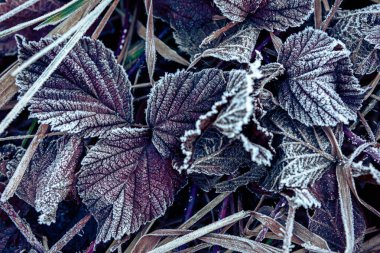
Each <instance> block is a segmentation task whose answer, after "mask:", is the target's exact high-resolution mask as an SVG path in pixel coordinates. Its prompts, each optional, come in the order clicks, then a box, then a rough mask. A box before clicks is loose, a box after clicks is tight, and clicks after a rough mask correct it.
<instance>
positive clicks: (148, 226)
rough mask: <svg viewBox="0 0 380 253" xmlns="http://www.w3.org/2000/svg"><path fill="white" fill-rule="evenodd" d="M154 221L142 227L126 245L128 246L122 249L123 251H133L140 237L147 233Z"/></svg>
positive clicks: (125, 252)
mask: <svg viewBox="0 0 380 253" xmlns="http://www.w3.org/2000/svg"><path fill="white" fill-rule="evenodd" d="M153 224H154V221H152V222H150V223H149V224H147V225H145V227H144V228H143V229H141V231H140V232H139V233H138V234H137V235H136V236H135V238H133V240H132V242H131V243H130V244H129V245H128V248H127V249H126V250H125V251H124V253H132V252H134V249H135V246H136V245H137V243H138V242H139V241H140V239H141V238H142V237H143V236H144V235H146V233H148V231H149V230H150V229H151V227H152V226H153Z"/></svg>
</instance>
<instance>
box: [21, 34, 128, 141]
mask: <svg viewBox="0 0 380 253" xmlns="http://www.w3.org/2000/svg"><path fill="white" fill-rule="evenodd" d="M52 41H53V39H51V38H44V39H42V40H41V41H39V42H27V41H26V40H25V39H24V38H20V37H18V44H19V61H20V62H23V61H25V60H26V59H28V58H29V57H31V56H32V55H33V54H35V53H36V52H38V51H39V50H40V49H42V48H43V47H45V46H46V45H49V44H50V43H52ZM61 48H62V45H61V46H58V48H55V49H54V50H53V51H51V52H49V53H48V54H46V55H45V56H43V57H42V58H40V59H39V60H38V61H37V62H35V63H34V64H32V65H31V66H30V67H28V68H27V69H26V70H24V71H22V72H21V73H20V74H19V75H18V76H17V85H18V86H20V92H21V95H22V94H23V93H25V92H26V91H27V90H28V88H29V87H30V86H31V85H32V84H33V83H34V82H35V81H36V80H37V78H38V77H39V76H40V75H41V73H42V72H43V71H44V70H45V68H46V67H47V66H48V65H49V64H50V62H51V61H52V60H53V59H54V57H55V56H56V54H57V51H59V50H60V49H61ZM130 86H131V84H130V82H129V80H128V77H127V74H126V73H125V71H124V69H123V67H122V66H120V65H118V64H117V62H116V60H115V57H114V55H113V52H112V51H111V50H108V49H106V48H105V46H104V45H103V44H102V43H101V42H100V41H96V40H92V39H90V38H83V39H81V40H80V41H79V42H78V43H77V45H76V46H75V47H74V49H73V50H71V51H70V53H69V55H68V56H67V57H66V58H65V59H64V60H63V62H62V64H61V65H60V66H59V67H58V69H57V70H56V71H55V72H54V73H53V74H52V76H51V77H50V78H49V79H48V80H47V81H46V82H45V84H44V86H43V88H42V89H41V90H39V91H38V92H37V94H36V95H35V96H34V97H33V98H32V99H31V101H30V103H31V105H30V107H29V110H30V111H31V117H36V118H38V119H39V120H40V122H43V123H45V124H49V125H51V126H52V129H53V130H59V131H68V132H70V133H81V134H84V135H85V136H99V135H101V134H102V133H104V132H106V131H107V130H109V129H112V128H114V127H117V126H122V125H128V124H130V123H131V122H132V121H133V115H132V95H131V92H130Z"/></svg>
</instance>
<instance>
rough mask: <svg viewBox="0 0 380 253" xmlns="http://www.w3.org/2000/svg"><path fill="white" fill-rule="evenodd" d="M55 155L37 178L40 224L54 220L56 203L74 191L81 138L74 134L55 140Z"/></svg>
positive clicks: (81, 151) (37, 202) (37, 203)
mask: <svg viewBox="0 0 380 253" xmlns="http://www.w3.org/2000/svg"><path fill="white" fill-rule="evenodd" d="M57 149H58V152H57V156H56V158H55V160H54V162H53V163H52V164H51V165H50V166H49V167H47V168H44V169H45V171H44V173H43V174H42V175H41V176H40V179H39V180H38V185H37V186H36V188H37V189H36V201H35V206H36V211H38V212H41V213H42V214H41V215H40V217H39V222H40V223H41V224H47V225H50V224H51V223H52V222H55V216H56V211H57V209H58V204H59V203H60V202H62V201H63V200H65V198H66V197H67V195H68V194H69V193H70V192H74V191H75V190H74V183H75V178H76V177H75V171H76V169H78V167H79V161H80V158H81V155H82V153H83V142H82V139H81V138H79V137H76V136H73V137H63V138H61V139H59V140H58V141H57Z"/></svg>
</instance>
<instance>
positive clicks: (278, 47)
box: [270, 32, 282, 53]
mask: <svg viewBox="0 0 380 253" xmlns="http://www.w3.org/2000/svg"><path fill="white" fill-rule="evenodd" d="M270 37H271V39H272V43H273V46H274V49H276V52H277V53H279V52H280V50H281V47H282V40H281V39H280V38H279V37H277V36H276V35H275V34H274V33H272V32H271V33H270Z"/></svg>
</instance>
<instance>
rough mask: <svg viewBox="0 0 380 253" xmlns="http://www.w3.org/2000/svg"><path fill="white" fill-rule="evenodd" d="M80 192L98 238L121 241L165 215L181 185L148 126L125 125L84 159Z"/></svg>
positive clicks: (102, 141)
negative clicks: (145, 127) (156, 144)
mask: <svg viewBox="0 0 380 253" xmlns="http://www.w3.org/2000/svg"><path fill="white" fill-rule="evenodd" d="M82 166H83V167H82V169H81V171H80V173H79V178H78V191H79V195H80V196H81V197H82V199H83V201H84V203H85V204H86V205H87V207H88V208H89V210H90V212H91V213H92V214H93V215H94V216H95V218H96V220H97V222H98V224H99V227H98V236H97V242H100V241H108V240H109V239H111V238H115V239H121V238H122V237H123V236H124V235H125V234H131V233H133V232H135V231H137V230H138V229H139V228H140V226H141V225H143V224H145V223H146V222H148V221H151V220H153V219H155V218H157V217H159V216H162V215H163V214H164V213H165V211H166V209H167V207H168V206H169V205H171V204H172V203H173V200H174V194H175V193H176V192H177V190H178V189H179V186H180V184H181V182H180V179H181V178H180V176H179V174H178V173H177V172H176V171H175V170H174V169H172V167H171V161H170V160H169V159H164V158H162V157H161V155H160V153H159V152H158V151H157V149H156V148H155V147H154V145H153V144H152V143H151V133H150V131H149V130H147V129H131V128H119V129H114V130H112V131H110V132H109V133H108V134H107V135H105V136H103V137H101V139H100V141H99V142H98V143H97V144H96V145H95V146H94V147H93V148H91V149H90V151H89V153H88V154H87V156H86V157H85V158H84V159H83V161H82Z"/></svg>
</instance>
